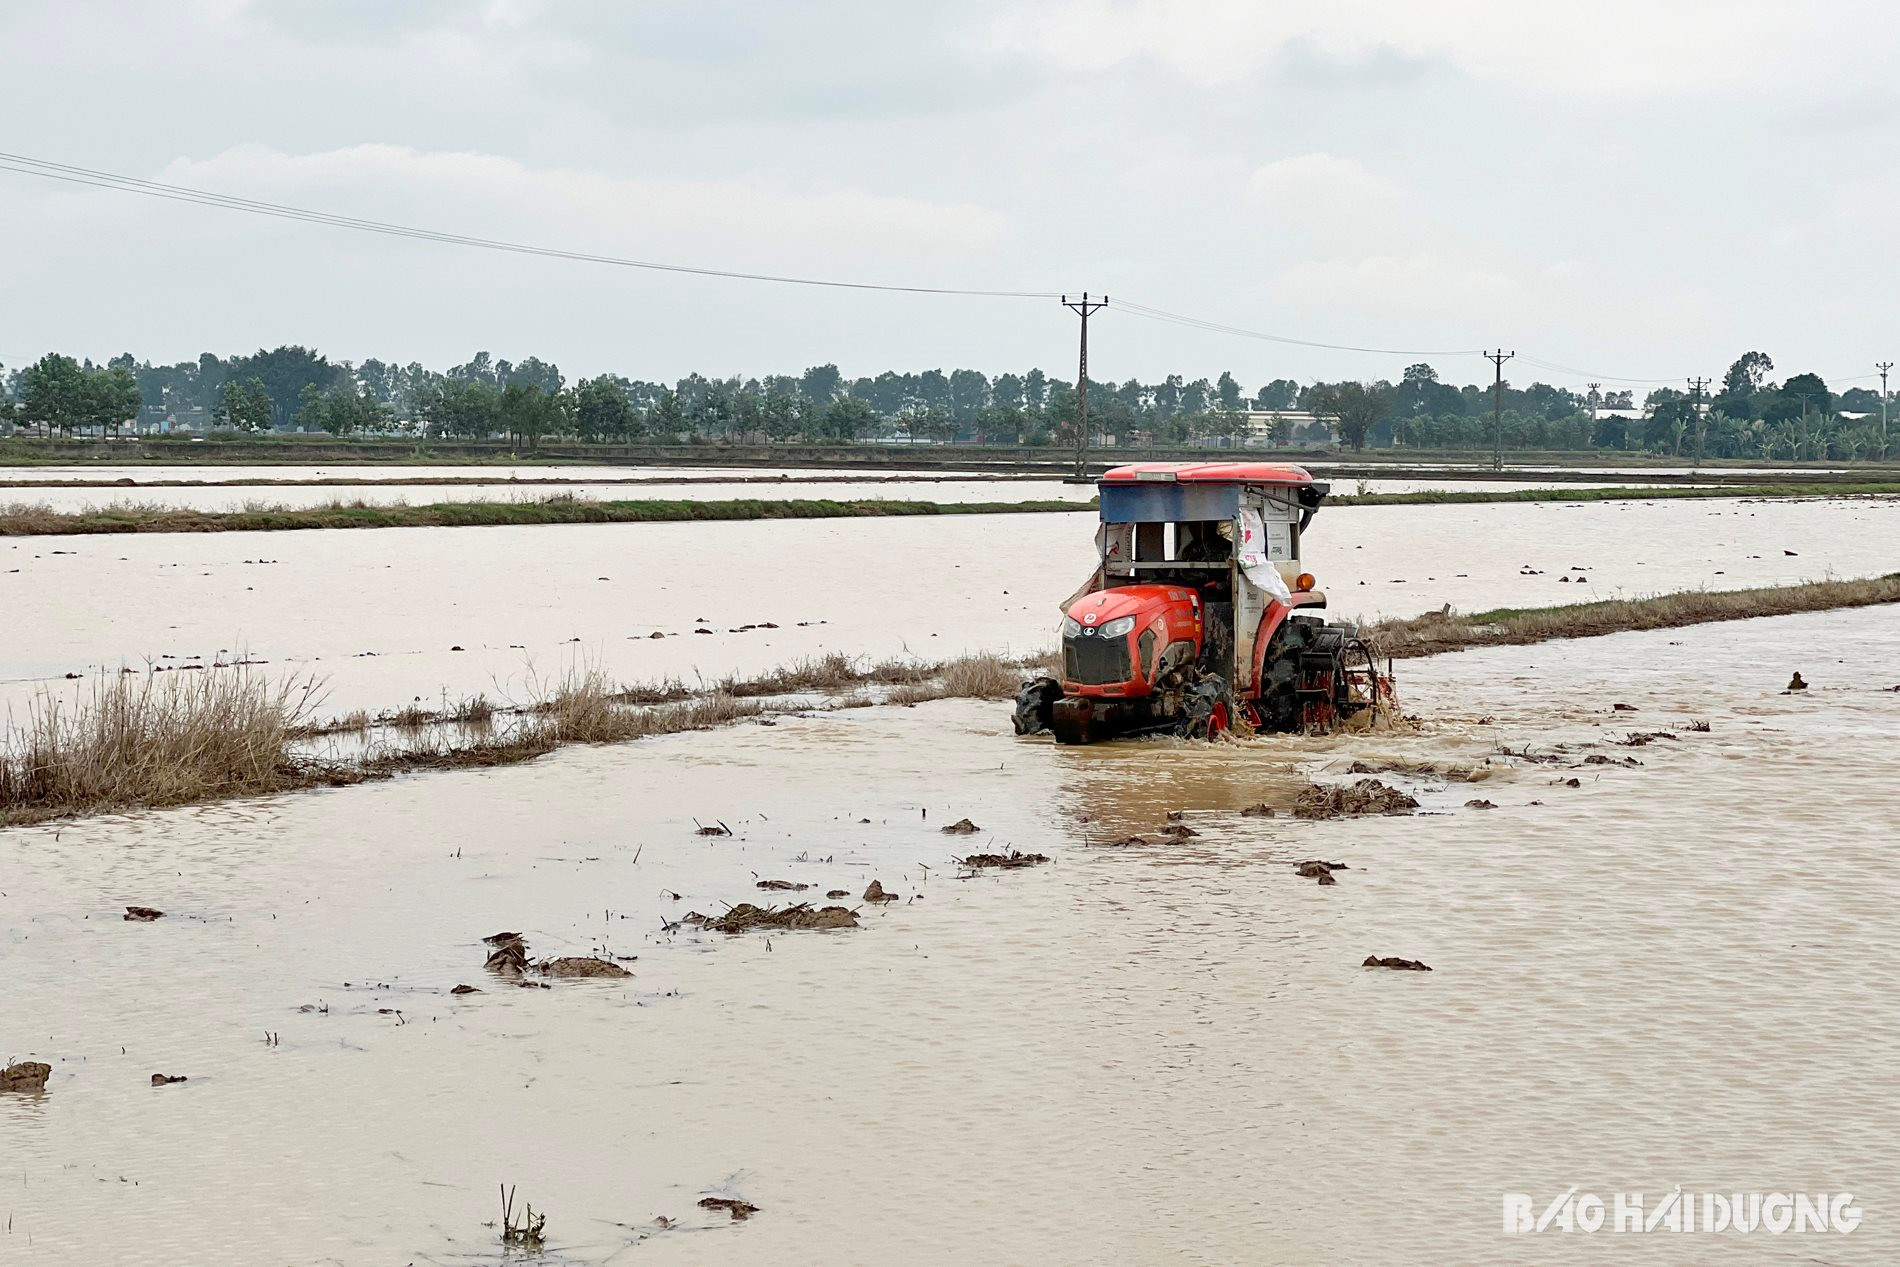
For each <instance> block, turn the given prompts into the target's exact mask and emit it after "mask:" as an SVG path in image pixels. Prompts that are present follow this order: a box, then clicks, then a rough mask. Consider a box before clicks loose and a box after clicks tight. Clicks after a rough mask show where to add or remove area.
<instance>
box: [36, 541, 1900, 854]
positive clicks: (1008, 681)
mask: <svg viewBox="0 0 1900 1267" xmlns="http://www.w3.org/2000/svg"><path fill="white" fill-rule="evenodd" d="M1896 602H1900V573H1893V574H1889V575H1887V576H1883V577H1876V578H1872V579H1869V580H1861V581H1817V582H1812V583H1809V584H1804V585H1789V586H1771V587H1765V588H1760V589H1747V590H1694V591H1688V592H1683V593H1676V594H1663V595H1657V596H1655V597H1651V598H1638V599H1619V600H1612V601H1608V602H1597V603H1583V604H1578V605H1576V606H1571V607H1551V608H1537V609H1506V610H1498V611H1490V612H1479V613H1476V614H1474V615H1468V616H1467V615H1460V614H1454V613H1450V612H1443V613H1432V614H1429V615H1425V616H1419V617H1414V618H1413V619H1410V620H1397V621H1385V622H1381V623H1379V624H1376V625H1370V626H1367V627H1366V629H1365V630H1364V631H1363V632H1364V634H1365V636H1366V637H1367V639H1368V641H1369V643H1370V645H1371V646H1372V647H1373V648H1374V650H1375V654H1377V655H1380V656H1390V657H1392V658H1394V659H1405V658H1413V657H1419V656H1427V655H1437V654H1440V653H1443V652H1448V651H1462V650H1465V649H1467V648H1473V647H1487V646H1517V645H1523V644H1528V643H1536V642H1544V641H1549V640H1554V639H1562V638H1585V637H1594V636H1598V635H1601V634H1609V633H1619V632H1625V631H1630V630H1644V629H1673V628H1679V627H1682V626H1686V625H1695V624H1704V623H1709V622H1714V621H1726V620H1745V619H1751V618H1754V617H1758V616H1783V615H1791V614H1795V613H1799V612H1811V611H1826V610H1834V609H1840V608H1851V607H1866V606H1872V605H1876V604H1885V603H1896ZM1049 669H1050V657H1048V656H1030V657H1023V656H1007V655H981V654H978V655H966V656H959V657H957V658H955V659H951V660H942V661H916V660H898V659H893V660H882V661H867V660H864V659H861V658H858V657H853V656H847V655H843V654H835V653H834V654H831V655H826V656H821V657H817V658H813V659H808V660H803V661H799V662H797V663H794V664H790V665H786V666H784V667H782V668H779V669H776V670H773V671H772V672H770V673H766V674H763V675H760V676H757V677H750V678H738V677H731V678H725V679H720V680H716V681H713V682H709V683H702V684H700V685H697V686H689V685H687V684H686V683H684V682H680V681H665V682H657V683H646V684H634V685H629V684H624V683H616V682H613V681H611V680H609V679H608V678H607V677H606V675H605V674H603V673H601V672H599V671H597V670H579V671H576V672H573V673H570V674H569V675H568V676H567V677H565V678H563V679H561V680H559V681H557V682H555V683H553V684H552V685H551V687H550V688H549V689H548V690H547V691H546V692H545V693H544V694H543V695H542V696H541V697H540V698H539V699H536V700H534V701H531V702H529V703H525V704H521V705H516V706H505V707H504V706H497V705H494V704H492V703H490V702H489V701H487V700H485V699H482V698H480V697H476V698H474V699H471V700H464V701H462V702H460V703H458V704H448V705H445V706H444V707H443V708H442V709H439V710H420V709H403V710H400V711H397V712H392V713H386V714H383V715H380V716H370V715H368V714H365V713H361V712H359V713H355V714H352V715H350V716H347V717H343V718H334V719H323V718H320V717H319V716H318V715H317V707H318V705H319V704H320V702H321V695H322V692H321V685H320V683H318V682H316V681H314V680H312V679H298V680H294V681H291V682H287V683H286V682H279V683H273V682H272V681H270V680H269V679H267V678H265V677H263V676H262V675H260V674H258V673H257V672H256V671H255V670H253V669H251V668H247V667H244V666H241V665H240V666H234V667H233V668H231V669H228V670H222V671H220V672H218V673H215V674H206V675H204V676H194V677H190V678H185V677H181V676H174V675H166V676H164V677H158V676H155V675H152V674H135V673H126V674H121V675H118V676H116V677H112V678H108V679H101V680H100V681H98V682H97V683H96V684H95V685H93V686H92V687H91V688H90V691H89V693H87V694H85V695H82V696H80V697H79V698H78V699H77V700H76V701H75V700H71V699H68V698H64V697H60V696H56V695H54V694H52V693H51V692H50V691H48V692H43V693H42V694H41V695H39V696H38V697H37V698H35V699H34V700H33V701H32V702H31V704H30V705H29V706H28V709H27V715H26V718H25V720H24V722H23V723H22V724H20V725H18V726H16V727H15V728H14V729H13V730H12V732H11V733H10V735H9V737H8V739H7V741H6V744H5V746H4V747H0V827H4V826H17V825H20V824H25V823H35V822H43V821H46V820H49V819H55V818H65V817H71V816H76V815H82V814H101V813H113V812H119V811H124V810H131V809H144V808H163V807H166V806H176V805H190V804H201V803H205V802H210V801H219V800H226V799H230V798H234V797H245V796H260V795H267V794H272V793H277V792H286V791H294V790H297V789H301V788H310V787H341V786H347V785H349V784H353V783H361V782H366V781H369V780H373V779H385V778H390V777H393V776H394V775H397V774H402V773H406V772H409V771H416V770H443V769H456V768H462V767H486V766H502V765H513V764H517V763H520V762H523V761H530V760H533V759H534V758H536V757H539V756H542V755H544V754H546V753H549V752H553V751H555V750H556V749H559V748H562V747H565V746H568V745H570V744H603V743H625V742H628V741H630V740H635V739H645V738H649V737H652V736H655V735H670V734H678V733H681V732H683V731H689V730H709V729H713V728H716V727H720V726H726V725H730V724H732V723H735V722H739V721H745V720H754V719H756V720H760V721H770V719H771V717H772V715H773V714H784V713H797V712H807V711H811V710H813V709H839V708H856V707H866V706H870V705H874V704H895V705H905V704H917V703H922V702H925V701H929V700H939V699H988V700H1006V699H1009V698H1011V697H1012V696H1013V695H1014V694H1015V692H1016V689H1017V686H1018V685H1019V684H1020V682H1021V681H1022V680H1023V679H1024V678H1025V677H1026V676H1030V675H1032V674H1035V673H1043V672H1048V671H1049ZM339 736H354V738H353V739H350V740H349V741H348V744H347V746H348V747H349V748H350V749H351V751H349V752H347V753H345V752H339V750H338V743H337V737H339ZM325 739H328V740H330V744H329V747H328V750H327V751H325V750H320V749H321V748H322V747H323V745H322V741H324V740H325Z"/></svg>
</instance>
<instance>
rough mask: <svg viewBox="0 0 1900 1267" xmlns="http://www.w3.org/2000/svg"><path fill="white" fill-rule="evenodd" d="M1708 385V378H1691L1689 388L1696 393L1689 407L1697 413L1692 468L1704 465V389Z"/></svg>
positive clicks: (1690, 400)
mask: <svg viewBox="0 0 1900 1267" xmlns="http://www.w3.org/2000/svg"><path fill="white" fill-rule="evenodd" d="M1708 385H1709V380H1708V379H1706V378H1692V379H1690V380H1689V390H1690V391H1692V392H1694V393H1695V395H1693V396H1691V397H1690V399H1689V408H1690V410H1692V411H1693V412H1694V414H1695V462H1694V463H1693V464H1692V467H1691V469H1693V468H1694V467H1696V466H1701V465H1702V432H1703V423H1702V389H1703V388H1704V387H1707V386H1708Z"/></svg>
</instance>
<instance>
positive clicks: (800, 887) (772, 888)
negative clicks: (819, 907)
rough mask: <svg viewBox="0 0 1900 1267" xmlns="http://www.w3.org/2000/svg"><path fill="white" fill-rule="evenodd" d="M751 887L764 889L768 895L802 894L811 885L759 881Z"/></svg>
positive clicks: (783, 881) (779, 881)
mask: <svg viewBox="0 0 1900 1267" xmlns="http://www.w3.org/2000/svg"><path fill="white" fill-rule="evenodd" d="M752 887H754V888H757V889H764V890H766V891H767V892H770V893H803V892H804V891H805V890H806V889H809V888H810V887H811V885H809V884H800V883H798V882H797V881H796V880H760V881H759V882H758V883H757V884H755V885H753V886H752Z"/></svg>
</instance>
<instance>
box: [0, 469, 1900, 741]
mask: <svg viewBox="0 0 1900 1267" xmlns="http://www.w3.org/2000/svg"><path fill="white" fill-rule="evenodd" d="M1094 527H1095V521H1094V517H1093V515H1091V514H1088V513H1077V514H1075V515H1064V514H1049V515H1006V516H969V517H962V516H957V517H944V518H935V517H932V518H927V519H926V518H918V519H876V520H805V521H760V522H752V523H705V524H570V525H552V526H534V527H502V528H417V529H385V530H378V531H374V532H345V531H311V532H275V533H218V534H154V535H137V536H122V537H63V538H16V539H7V540H0V612H4V613H5V633H6V636H5V638H3V639H0V706H3V707H5V708H8V709H11V710H13V711H14V712H15V713H16V714H17V713H18V711H19V709H20V707H21V706H22V705H23V703H24V701H26V700H27V699H28V698H30V697H31V695H32V694H33V693H34V692H36V691H39V690H41V689H45V688H48V687H54V688H55V689H58V690H60V691H62V692H64V691H69V690H73V689H83V688H85V687H86V686H87V685H88V682H87V681H80V682H76V683H71V684H69V683H67V682H66V681H65V675H66V674H67V673H79V674H82V675H85V676H86V678H88V679H91V680H96V679H97V677H98V675H100V674H101V673H106V674H112V673H116V672H117V671H118V670H119V669H120V668H121V667H127V666H129V667H134V668H138V669H144V668H145V667H146V666H147V665H148V664H154V665H184V664H207V665H208V664H214V663H216V662H217V661H218V660H219V659H224V660H226V661H229V660H231V659H233V658H236V657H238V656H240V655H242V654H244V653H248V654H249V655H250V656H251V657H252V658H256V659H262V660H267V661H269V662H270V671H271V672H273V673H315V674H319V675H321V676H322V677H323V678H324V679H325V680H326V681H327V683H328V685H329V696H328V701H327V708H328V710H329V711H331V712H335V713H342V712H347V711H349V710H352V709H355V708H366V709H369V710H370V711H372V712H378V711H382V710H385V709H392V708H398V707H401V706H404V705H407V704H410V703H412V702H415V701H417V700H418V699H419V700H421V701H422V702H424V703H428V704H433V703H436V702H438V701H439V700H440V699H441V698H442V697H443V696H444V695H445V694H446V695H448V696H450V697H459V696H462V695H468V694H474V693H477V692H482V693H486V694H488V695H489V696H490V697H491V698H512V699H520V698H524V697H528V696H532V695H533V694H535V693H536V691H537V689H538V684H544V683H545V682H546V680H547V679H549V678H551V677H558V676H559V675H560V674H561V673H563V672H564V671H566V670H567V669H568V668H569V667H571V666H572V665H573V664H575V663H577V662H583V661H584V662H588V663H594V664H598V665H599V666H601V667H602V668H604V669H606V670H607V671H608V672H609V673H611V674H612V675H614V676H615V677H617V678H622V679H635V680H644V679H652V678H660V677H666V676H670V675H679V676H684V677H687V678H693V677H696V676H709V677H717V676H719V675H722V674H725V673H729V672H733V671H742V672H755V671H759V670H763V669H767V668H770V667H773V666H776V665H779V664H783V663H785V662H786V661H788V660H792V659H795V658H797V657H800V656H805V655H811V654H817V653H820V652H824V651H830V650H841V651H845V652H849V653H852V654H858V653H869V654H874V655H902V654H906V653H909V654H914V655H921V656H926V657H941V656H947V655H953V654H956V653H959V652H963V651H999V650H1006V649H1015V650H1022V651H1039V650H1042V649H1044V648H1046V647H1048V646H1049V645H1051V644H1052V642H1053V639H1054V632H1053V631H1054V627H1055V624H1056V621H1057V619H1058V612H1057V605H1058V604H1059V603H1060V601H1061V600H1062V599H1063V598H1064V597H1065V596H1066V595H1068V594H1069V593H1071V592H1072V591H1073V590H1074V588H1075V586H1076V585H1077V584H1078V583H1079V582H1080V580H1081V579H1082V577H1083V576H1085V575H1086V574H1087V572H1088V570H1089V569H1090V567H1091V566H1092V551H1093V545H1092V540H1093V532H1094ZM1306 547H1307V562H1308V565H1309V569H1310V570H1311V571H1313V572H1314V573H1315V574H1316V575H1317V576H1318V577H1319V580H1320V585H1321V588H1322V589H1323V590H1325V591H1326V592H1327V593H1328V594H1329V595H1330V596H1331V600H1332V610H1333V611H1334V612H1335V613H1337V614H1339V615H1342V616H1371V615H1377V614H1386V615H1399V616H1411V615H1416V614H1418V613H1419V612H1421V611H1426V610H1432V609H1436V608H1438V607H1440V606H1441V605H1443V604H1446V603H1450V604H1452V605H1453V606H1455V607H1457V608H1460V609H1463V610H1467V611H1477V610H1484V609H1487V608H1492V607H1497V606H1503V605H1512V606H1541V605H1545V604H1552V603H1565V602H1582V601H1587V600H1589V599H1595V598H1613V597H1628V596H1637V595H1643V594H1650V593H1657V592H1662V591H1668V590H1677V589H1685V588H1691V587H1696V586H1711V587H1716V588H1730V587H1740V586H1747V585H1763V584H1775V583H1784V582H1791V581H1798V580H1807V579H1820V578H1822V577H1825V576H1828V575H1836V576H1844V577H1853V576H1865V575H1872V574H1878V573H1881V572H1885V571H1888V570H1891V569H1892V568H1893V567H1894V566H1895V560H1896V559H1900V502H1892V501H1866V500H1863V501H1800V502H1780V501H1776V502H1749V501H1743V500H1737V499H1719V500H1713V501H1706V502H1705V501H1688V502H1685V501H1673V502H1672V501H1659V502H1604V503H1587V504H1563V503H1535V504H1491V505H1470V506H1383V507H1341V508H1336V509H1334V510H1331V511H1321V513H1320V514H1319V516H1318V517H1316V518H1315V520H1314V521H1313V525H1312V528H1311V530H1310V531H1309V532H1308V534H1307V537H1306ZM1790 549H1791V550H1794V551H1796V552H1797V553H1796V554H1795V555H1792V556H1791V555H1788V554H1785V553H1784V550H1790ZM1573 565H1576V566H1581V567H1583V568H1586V569H1587V570H1585V571H1572V570H1570V569H1571V568H1572V567H1573ZM1526 566H1528V567H1529V568H1531V569H1532V570H1533V571H1534V572H1535V573H1536V574H1535V575H1524V574H1523V569H1524V568H1525V567H1526ZM15 569H18V570H17V571H16V570H15ZM1564 576H1570V577H1573V578H1576V579H1574V580H1572V581H1568V582H1566V581H1561V580H1560V579H1559V578H1561V577H1564ZM702 617H703V618H704V619H703V620H702V619H700V618H702ZM820 622H822V623H820ZM763 623H770V624H776V625H777V626H779V627H778V628H777V629H757V628H755V629H752V630H750V631H746V632H734V631H735V630H739V629H740V628H741V627H742V626H744V625H748V624H750V625H759V624H763ZM702 628H703V629H707V630H710V631H711V632H709V633H706V634H698V633H695V632H694V631H695V630H696V629H702ZM655 632H658V633H663V634H665V635H667V636H666V637H664V638H662V639H657V640H656V639H653V638H651V637H650V635H651V634H653V633H655ZM456 647H460V648H462V650H460V651H455V650H451V648H456ZM166 657H170V658H169V659H167V658H166Z"/></svg>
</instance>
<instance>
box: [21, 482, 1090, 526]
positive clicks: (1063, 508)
mask: <svg viewBox="0 0 1900 1267" xmlns="http://www.w3.org/2000/svg"><path fill="white" fill-rule="evenodd" d="M1090 508H1091V507H1090V504H1089V503H1086V502H1068V501H1018V502H928V501H892V500H877V499H863V500H855V501H825V500H797V499H779V498H773V499H763V498H742V499H737V500H731V501H597V500H594V499H592V498H587V497H576V496H573V495H572V494H569V493H556V494H553V495H551V496H547V497H538V498H524V499H522V500H519V501H481V502H439V503H434V504H431V505H426V506H410V505H405V504H402V503H377V502H367V501H361V500H357V501H333V502H328V503H325V504H323V505H319V506H280V505H271V504H267V503H261V502H252V503H247V504H246V505H245V506H244V507H243V508H242V509H239V510H192V509H189V508H184V507H178V506H163V505H156V504H152V503H146V502H131V501H125V502H114V503H112V504H111V505H107V506H99V507H96V508H94V509H91V510H79V511H61V510H55V509H53V508H52V507H51V506H47V505H43V504H25V503H14V504H11V505H6V506H0V537H57V536H98V535H110V534H115V533H141V532H289V531H296V530H301V529H312V528H497V527H509V526H519V525H534V524H633V523H696V522H705V521H714V520H719V521H733V520H740V521H743V520H756V519H864V518H891V517H896V516H908V515H1004V514H1050V513H1057V514H1059V513H1064V512H1074V511H1086V510H1089V509H1090Z"/></svg>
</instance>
